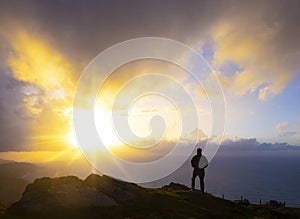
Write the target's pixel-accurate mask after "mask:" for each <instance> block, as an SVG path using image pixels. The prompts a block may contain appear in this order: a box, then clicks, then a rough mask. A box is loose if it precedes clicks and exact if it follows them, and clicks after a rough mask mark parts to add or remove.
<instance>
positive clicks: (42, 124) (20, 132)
mask: <svg viewBox="0 0 300 219" xmlns="http://www.w3.org/2000/svg"><path fill="white" fill-rule="evenodd" d="M299 9H300V2H299V1H296V0H295V1H293V0H288V1H279V0H278V1H276V0H274V1H268V0H265V1H237V0H227V1H205V0H203V1H170V0H167V1H143V0H142V1H115V0H112V1H92V0H89V1H76V0H75V1H67V0H65V1H63V0H54V1H45V0H42V1H34V0H29V1H14V0H13V1H11V0H9V1H8V0H7V1H6V0H2V1H1V2H0V78H1V80H0V100H1V102H0V111H1V112H0V138H1V146H0V151H1V154H2V155H3V156H4V155H7V154H12V153H13V152H37V151H40V152H41V151H43V153H44V152H45V151H48V152H49V153H50V152H61V151H64V150H67V149H70V150H73V149H74V148H76V146H74V145H75V144H76V143H74V139H73V138H74V137H73V133H72V107H73V98H74V93H75V90H76V85H77V82H78V79H79V78H80V75H81V74H82V72H83V71H84V69H85V68H86V66H87V65H88V63H89V62H90V61H91V60H92V59H93V58H94V57H96V56H97V55H98V54H99V53H100V52H102V51H104V50H105V49H107V48H109V47H111V46H113V45H115V44H116V43H120V42H123V41H126V40H129V39H133V38H138V37H163V38H169V39H173V40H177V41H179V42H182V43H185V44H186V45H188V46H190V47H191V48H193V49H195V50H196V51H198V52H199V53H200V54H202V56H203V57H204V58H205V59H206V61H207V62H208V63H209V65H210V66H211V67H212V69H214V71H215V74H216V75H217V76H218V79H219V81H220V84H221V86H222V88H223V91H224V96H225V101H226V126H225V138H228V139H250V138H251V139H252V138H255V139H257V141H258V142H260V143H263V142H268V143H276V142H284V143H288V144H290V145H295V146H300V113H299V112H300V99H299V95H300V62H299V58H300V41H299V38H300V27H299V24H298V23H299V20H300V14H299ZM145 66H147V67H145ZM145 69H146V70H147V71H153V72H155V71H160V70H161V71H166V72H167V74H174V75H177V76H176V77H177V79H178V81H179V83H181V84H184V86H186V87H188V88H187V89H188V90H189V92H192V93H193V94H192V96H193V98H195V99H199V101H198V102H197V104H198V105H199V106H200V108H201V110H202V111H201V112H200V113H199V115H200V120H201V121H202V126H201V127H200V129H201V130H202V131H203V132H204V135H208V134H209V130H210V125H209V123H210V122H211V114H210V111H209V106H208V105H207V102H205V101H204V100H203V91H201V89H199V88H198V90H197V89H194V88H193V86H192V83H191V81H190V79H189V78H185V77H184V76H182V74H184V73H182V72H181V70H180V69H175V67H170V66H169V65H168V64H165V63H164V64H163V63H160V62H158V61H157V62H154V61H152V62H151V61H148V62H147V61H145V63H136V65H132V66H130V65H129V66H127V67H126V66H124V67H122V68H121V69H119V70H118V71H117V72H116V73H115V76H112V77H111V78H110V79H109V80H108V82H107V84H106V85H105V86H106V88H107V89H106V92H104V93H102V94H100V106H99V107H100V108H101V107H102V111H101V113H99V114H98V116H99V124H102V125H100V128H99V129H100V132H101V131H102V133H103V135H104V136H106V138H105V141H108V142H110V143H115V140H114V139H115V138H116V136H115V135H114V134H113V133H111V132H108V131H106V132H105V130H106V127H107V126H108V124H107V122H105V118H106V114H105V110H109V109H111V106H110V104H111V103H110V102H109V101H107V102H106V103H103V102H105V100H111V99H112V98H114V97H116V93H118V92H117V91H118V89H119V88H120V86H121V85H122V83H124V81H128V80H129V79H130V78H132V77H134V76H136V73H134V72H142V71H146V70H145ZM129 72H130V73H129ZM132 72H133V73H132ZM174 72H177V73H174ZM157 81H158V80H154V79H152V80H149V81H147V83H145V82H144V83H141V82H140V83H138V81H136V82H133V83H135V84H134V86H131V87H128V88H125V90H124V91H123V92H124V93H126V94H130V93H132V92H134V91H135V89H139V88H140V87H143V86H145V84H147V86H150V87H152V88H153V89H154V90H156V91H157V90H160V91H162V90H164V89H166V87H167V88H168V89H169V88H170V89H171V90H172V89H175V88H176V87H174V86H173V87H172V86H171V85H170V87H169V85H168V84H166V83H157ZM126 89H127V90H126ZM172 91H173V90H172ZM174 92H175V91H174ZM101 95H102V96H101ZM87 98H88V97H87ZM101 98H102V99H101ZM123 100H124V102H122V101H121V102H120V104H121V105H122V104H124V103H127V102H126V101H125V99H123ZM101 101H102V102H101ZM180 101H183V99H181V100H180ZM101 103H102V105H101ZM109 103H110V104H109ZM153 103H158V105H157V106H155V104H154V105H153ZM181 104H185V102H184V101H183V102H182V103H181ZM121 105H120V108H121ZM179 105H180V104H179ZM150 106H151V107H150ZM136 107H137V109H138V112H144V114H142V117H143V119H142V120H141V118H140V117H138V116H137V117H134V116H131V117H130V119H131V124H133V125H132V128H133V130H135V131H136V132H139V131H140V133H139V134H140V135H142V136H143V135H147V134H149V130H148V126H147V125H140V124H142V123H143V121H144V122H145V121H148V122H149V118H150V117H151V116H152V115H154V114H155V113H156V111H157V108H160V113H161V116H163V117H165V118H166V121H167V122H173V123H174V124H173V123H172V124H170V125H169V126H168V127H167V129H166V132H167V139H168V140H174V139H176V136H177V137H178V126H180V124H179V123H178V124H177V123H176V122H174V121H177V120H176V119H174V118H175V117H176V116H178V115H177V114H176V113H173V111H172V109H173V108H172V106H171V105H169V104H168V103H166V102H164V101H163V100H162V101H161V102H160V100H157V99H156V100H152V99H151V96H150V97H149V98H148V99H145V100H144V102H143V101H142V102H137V106H136ZM149 107H150V112H148V111H149ZM186 107H187V108H189V107H188V105H186ZM147 110H148V111H147ZM138 112H136V111H134V110H133V111H132V113H131V115H132V114H133V115H138ZM120 113H122V111H121V110H120ZM147 113H148V114H147ZM129 116H130V115H129ZM176 118H177V117H176ZM186 119H187V120H189V119H190V120H191V121H192V119H191V118H186ZM101 127H102V128H101ZM190 128H191V129H190V130H186V131H187V132H188V131H190V132H191V133H192V131H193V128H196V127H193V126H191V127H190ZM152 137H153V136H152ZM154 137H155V136H154ZM5 153H6V154H5ZM16 156H17V155H16ZM43 156H46V155H43ZM6 157H7V156H6Z"/></svg>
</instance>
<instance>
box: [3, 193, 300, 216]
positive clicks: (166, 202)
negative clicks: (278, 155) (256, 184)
mask: <svg viewBox="0 0 300 219" xmlns="http://www.w3.org/2000/svg"><path fill="white" fill-rule="evenodd" d="M137 197H138V198H137V199H135V200H132V201H125V202H122V203H120V206H117V207H105V208H104V207H103V208H99V207H90V208H80V209H76V208H59V209H51V210H49V211H43V212H36V213H33V212H30V213H28V215H26V213H24V212H22V213H20V212H18V213H17V214H14V215H15V216H7V217H5V218H56V219H59V218H72V219H76V218H287V219H288V218H300V210H299V209H291V208H286V209H283V208H270V207H268V206H258V205H248V206H244V205H241V204H237V203H234V202H232V201H228V200H223V199H220V198H216V197H213V196H211V195H209V194H206V195H202V194H201V193H200V192H190V191H183V190H181V191H180V190H171V189H141V190H139V191H137Z"/></svg>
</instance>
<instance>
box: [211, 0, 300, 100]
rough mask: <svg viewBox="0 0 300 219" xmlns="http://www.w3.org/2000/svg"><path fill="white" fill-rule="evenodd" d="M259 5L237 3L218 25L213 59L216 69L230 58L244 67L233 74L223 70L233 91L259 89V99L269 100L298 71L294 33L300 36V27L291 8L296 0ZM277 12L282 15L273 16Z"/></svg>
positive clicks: (214, 36)
mask: <svg viewBox="0 0 300 219" xmlns="http://www.w3.org/2000/svg"><path fill="white" fill-rule="evenodd" d="M273 3H274V4H273ZM255 5H257V4H256V3H254V2H253V4H251V3H245V2H244V3H241V2H240V3H236V4H234V6H233V9H236V11H235V12H233V11H232V14H231V15H230V14H227V15H226V16H225V17H224V18H223V21H220V23H219V24H218V25H216V26H215V27H214V32H213V34H212V35H213V38H214V40H215V42H216V49H215V54H214V60H213V62H214V66H215V67H216V68H220V67H221V66H222V65H224V64H225V63H226V62H228V61H230V62H233V63H235V64H236V65H238V66H239V68H240V69H241V70H240V71H236V72H235V71H233V72H232V73H231V74H230V75H223V74H222V72H221V73H220V77H221V81H222V83H223V85H224V87H225V88H227V89H228V90H229V91H232V92H233V93H234V94H237V95H244V94H246V93H247V92H251V93H253V92H258V98H259V100H267V99H268V98H269V97H271V96H274V95H277V94H279V93H280V92H282V90H283V89H284V88H285V87H286V86H287V84H288V83H289V82H290V81H291V80H292V79H293V78H294V77H295V75H296V74H297V73H298V69H299V62H298V61H297V60H299V55H300V54H299V48H300V44H299V41H296V40H295V38H294V36H299V35H300V29H299V27H298V26H297V25H296V22H295V20H293V19H295V18H296V17H297V16H298V15H297V14H296V11H295V10H294V9H293V8H290V9H291V10H290V12H288V11H287V7H292V5H293V3H292V2H289V3H288V4H287V5H285V7H280V6H282V5H281V4H280V3H278V2H272V5H270V2H261V4H260V7H259V8H257V7H256V6H255ZM246 7H247V8H246ZM229 11H230V10H229ZM229 11H227V12H228V13H229ZM274 13H277V14H278V15H277V16H272V14H274ZM287 13H289V14H290V17H289V16H286V15H287ZM291 35H293V36H291Z"/></svg>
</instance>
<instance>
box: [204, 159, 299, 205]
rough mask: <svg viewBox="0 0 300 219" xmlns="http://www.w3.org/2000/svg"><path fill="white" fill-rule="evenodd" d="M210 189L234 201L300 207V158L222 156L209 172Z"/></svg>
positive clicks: (207, 176) (208, 188) (207, 175)
mask: <svg viewBox="0 0 300 219" xmlns="http://www.w3.org/2000/svg"><path fill="white" fill-rule="evenodd" d="M206 188H207V191H208V192H210V193H212V194H214V195H216V196H222V194H224V196H225V198H227V199H231V200H234V199H240V198H241V196H243V198H247V199H248V200H249V201H250V202H251V203H259V201H260V200H261V201H262V203H265V202H266V201H269V200H277V201H280V202H286V205H287V206H294V207H300V154H278V153H277V154H272V155H267V154H263V155H256V156H255V155H249V156H245V155H244V156H219V157H217V158H216V159H214V160H213V161H212V162H211V164H210V167H209V168H208V169H207V171H206Z"/></svg>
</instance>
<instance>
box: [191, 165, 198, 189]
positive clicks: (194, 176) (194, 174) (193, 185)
mask: <svg viewBox="0 0 300 219" xmlns="http://www.w3.org/2000/svg"><path fill="white" fill-rule="evenodd" d="M196 176H197V175H196V171H195V169H194V170H193V177H192V190H194V189H195V179H196Z"/></svg>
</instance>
